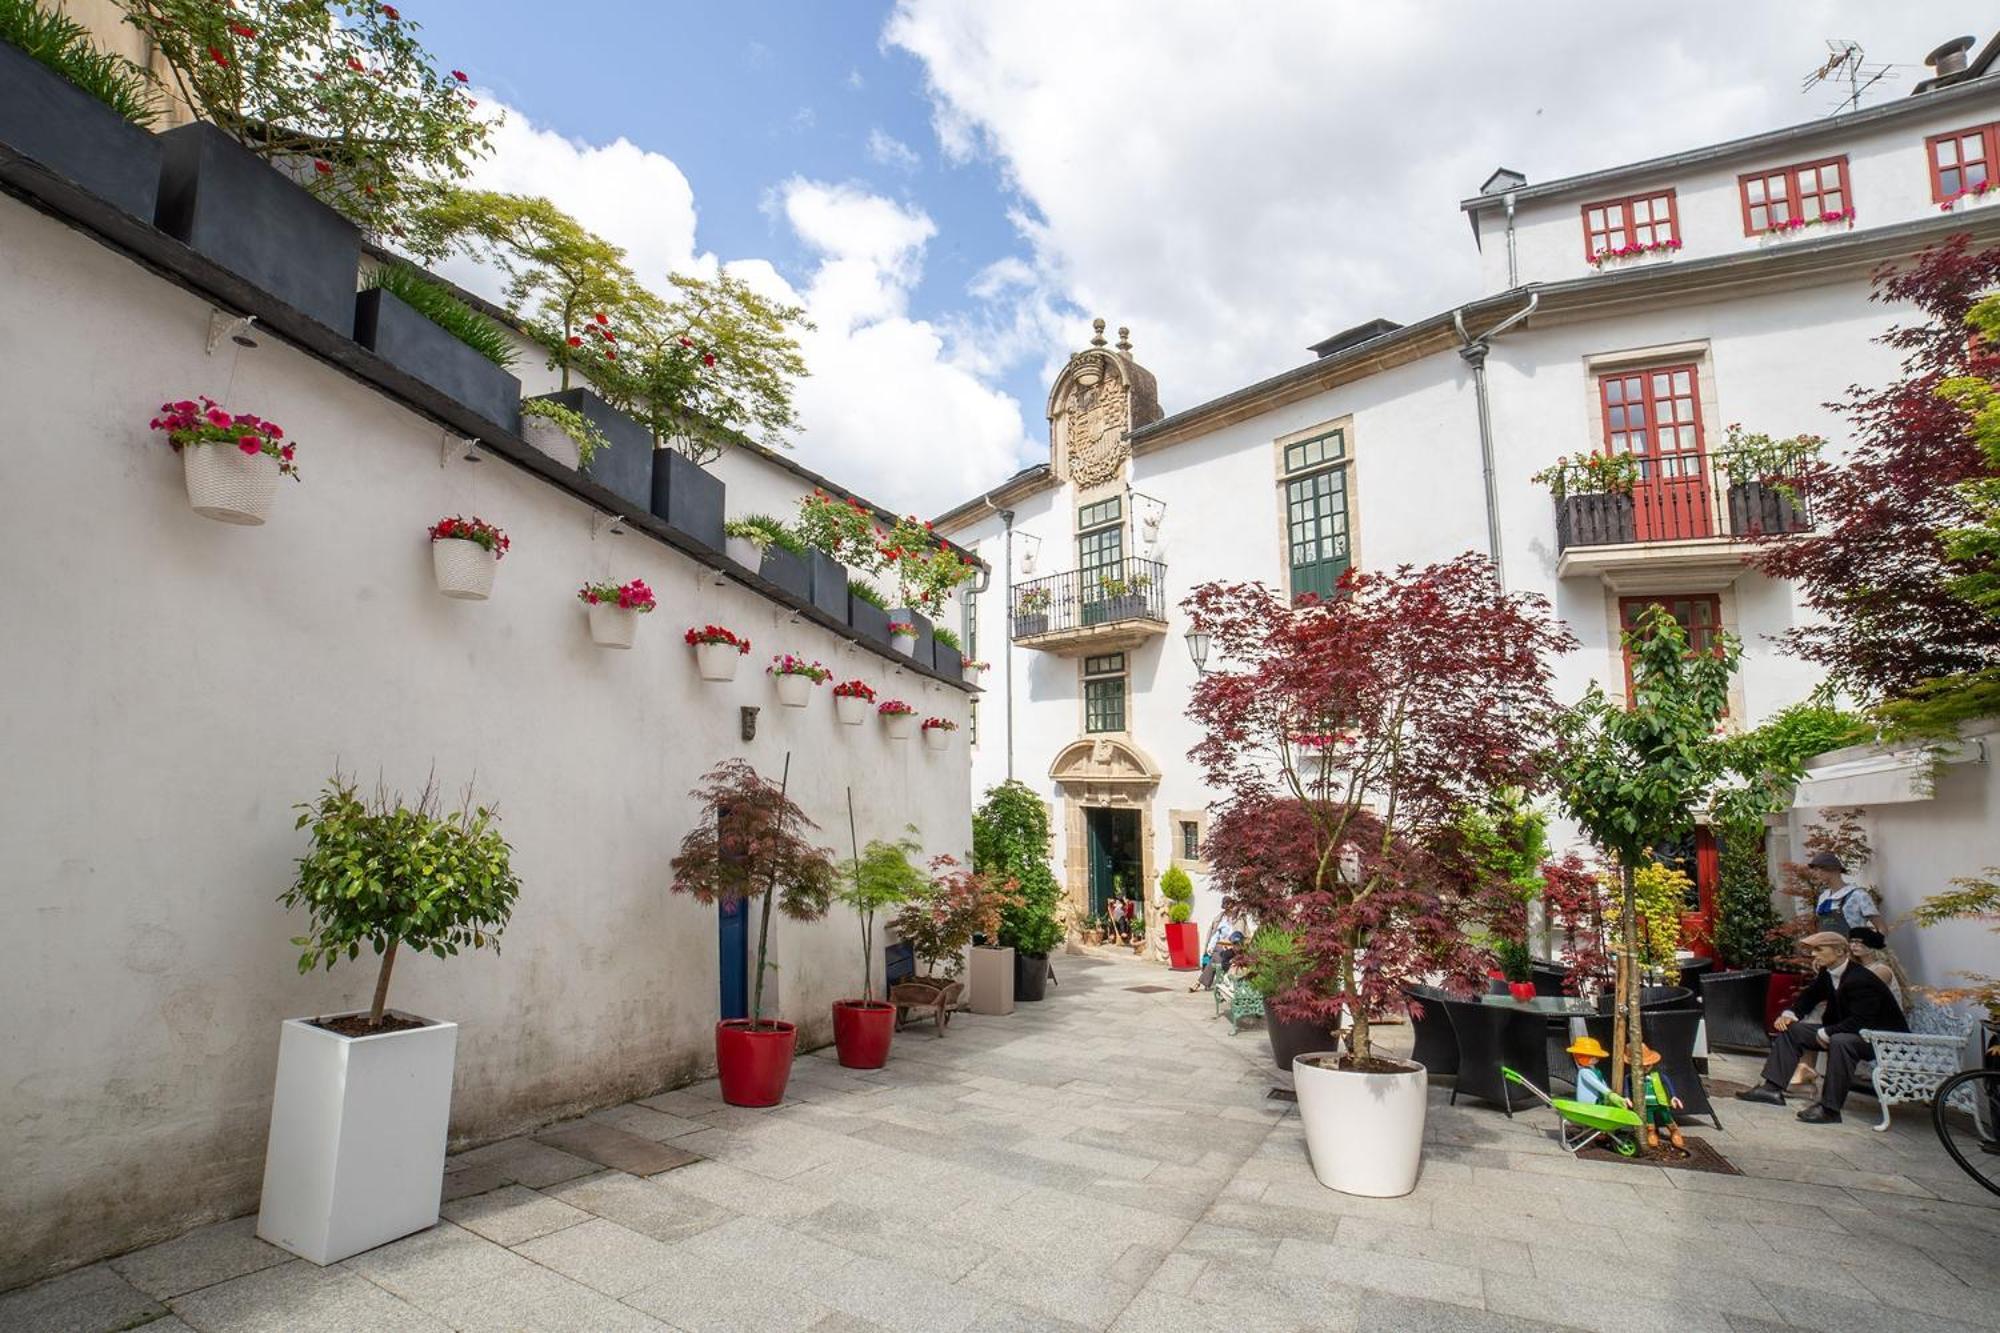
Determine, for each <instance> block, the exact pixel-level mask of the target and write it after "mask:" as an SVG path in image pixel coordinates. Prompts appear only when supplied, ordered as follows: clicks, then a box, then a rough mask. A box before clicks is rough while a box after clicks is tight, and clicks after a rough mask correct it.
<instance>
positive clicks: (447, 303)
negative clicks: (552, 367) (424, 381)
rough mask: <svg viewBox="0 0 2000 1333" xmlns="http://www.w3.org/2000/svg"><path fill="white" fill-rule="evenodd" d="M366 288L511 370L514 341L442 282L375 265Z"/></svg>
mask: <svg viewBox="0 0 2000 1333" xmlns="http://www.w3.org/2000/svg"><path fill="white" fill-rule="evenodd" d="M368 285H369V286H370V287H379V288H381V289H382V290H383V291H385V292H388V293H389V294H390V295H391V296H394V297H395V298H396V299H397V300H399V301H401V302H402V303H403V304H404V305H406V306H408V307H410V309H412V310H414V311H416V312H417V313H418V314H419V315H422V316H423V317H424V318H425V319H427V320H429V321H430V322H431V323H433V324H435V325H437V326H438V327H439V328H441V329H443V330H444V331H445V332H446V333H449V334H450V335H451V336H452V337H454V338H456V339H458V340H459V341H460V342H462V343H464V344H465V345H466V346H467V347H470V348H471V349H472V350H473V351H475V352H477V353H479V354H480V355H481V356H483V357H485V358H486V359H487V360H488V361H491V362H492V363H493V364H494V365H496V366H498V367H500V368H501V369H502V370H510V369H512V368H513V365H514V342H513V339H512V338H510V337H509V336H508V334H507V331H506V330H505V329H503V328H501V327H500V326H499V325H498V324H496V323H495V322H494V321H492V320H490V319H488V318H487V317H486V316H484V315H482V314H480V313H479V312H478V311H477V310H474V309H473V308H472V307H471V306H469V305H467V304H466V303H465V302H464V301H461V300H460V299H459V298H458V297H456V296H454V295H452V293H451V289H450V288H448V287H446V286H445V285H444V284H443V283H440V282H437V281H436V280H434V279H432V278H430V277H428V276H426V275H425V274H424V273H423V272H422V271H420V270H418V269H415V268H412V267H411V266H410V265H408V264H393V263H389V264H377V265H376V266H375V273H374V276H373V277H371V278H369V280H368ZM578 449H579V452H580V451H581V449H582V445H581V443H579V445H578Z"/></svg>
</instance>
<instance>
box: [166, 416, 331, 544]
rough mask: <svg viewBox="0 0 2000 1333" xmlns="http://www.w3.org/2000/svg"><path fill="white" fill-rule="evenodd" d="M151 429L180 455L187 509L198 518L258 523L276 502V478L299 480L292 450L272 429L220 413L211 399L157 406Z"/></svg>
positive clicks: (253, 420)
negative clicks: (158, 409) (158, 411)
mask: <svg viewBox="0 0 2000 1333" xmlns="http://www.w3.org/2000/svg"><path fill="white" fill-rule="evenodd" d="M152 426H153V429H154V430H157V431H164V432H165V433H166V437H167V443H168V444H170V445H172V446H173V447H174V450H175V451H176V452H177V453H179V454H180V456H181V473H182V476H183V478H184V480H185V481H186V483H187V493H188V504H189V506H190V507H192V508H193V510H194V512H195V513H197V514H200V515H201V516H202V517H203V518H212V519H215V520H217V521H218V522H222V523H236V524H241V525H245V526H252V525H255V524H259V523H262V522H263V521H264V517H265V515H266V514H268V513H269V512H270V510H271V502H272V500H274V499H275V498H277V494H278V478H280V477H292V478H294V479H296V478H297V477H298V475H299V470H298V467H297V466H296V465H295V464H294V463H293V462H292V450H293V446H292V445H290V444H287V443H285V432H284V431H283V430H281V429H279V427H278V426H277V424H276V423H274V422H270V421H265V420H263V419H262V418H260V417H258V416H256V415H254V414H252V413H249V412H238V413H234V414H231V413H229V412H225V411H223V410H222V408H221V407H220V406H219V405H218V404H217V403H216V401H215V400H214V399H213V398H208V397H204V398H202V399H201V401H200V402H198V403H197V402H191V401H188V400H186V399H183V400H182V401H180V402H177V403H162V404H161V405H160V415H159V416H157V417H154V418H153V421H152Z"/></svg>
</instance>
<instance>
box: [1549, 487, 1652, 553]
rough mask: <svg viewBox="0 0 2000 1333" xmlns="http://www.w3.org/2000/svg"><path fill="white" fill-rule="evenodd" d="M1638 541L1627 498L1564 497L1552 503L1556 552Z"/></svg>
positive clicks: (1636, 527)
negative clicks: (1571, 548)
mask: <svg viewBox="0 0 2000 1333" xmlns="http://www.w3.org/2000/svg"><path fill="white" fill-rule="evenodd" d="M1638 539H1639V538H1638V526H1637V522H1636V520H1635V519H1634V517H1633V514H1632V497H1631V496H1629V495H1616V494H1609V493H1592V494H1587V495H1565V496H1563V497H1562V498H1561V499H1559V500H1557V501H1556V549H1557V550H1559V551H1560V550H1566V549H1568V548H1569V547H1572V546H1624V545H1627V544H1629V543H1631V542H1635V541H1637V540H1638Z"/></svg>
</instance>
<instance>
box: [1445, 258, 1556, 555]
mask: <svg viewBox="0 0 2000 1333" xmlns="http://www.w3.org/2000/svg"><path fill="white" fill-rule="evenodd" d="M1511 241H1512V233H1511V232H1510V233H1509V242H1510V245H1511ZM1509 253H1510V255H1511V249H1510V251H1509ZM1541 303H1542V294H1541V293H1540V292H1529V293H1528V304H1526V305H1524V306H1522V307H1521V308H1520V309H1519V310H1517V311H1515V312H1514V313H1513V314H1511V315H1509V316H1508V317H1507V318H1506V319H1504V320H1502V321H1500V322H1499V323H1498V324H1495V325H1494V326H1493V327H1492V328H1490V329H1488V330H1486V332H1484V333H1482V334H1480V335H1479V336H1478V337H1477V338H1475V337H1473V336H1472V335H1471V334H1470V333H1468V332H1467V331H1466V328H1465V308H1464V307H1463V306H1461V307H1459V308H1458V309H1457V310H1454V311H1452V312H1451V322H1452V327H1453V328H1455V329H1457V330H1458V340H1459V342H1460V343H1461V344H1462V346H1460V347H1459V349H1458V354H1459V355H1460V356H1461V357H1463V358H1465V363H1466V364H1467V365H1469V366H1471V367H1472V397H1473V401H1474V402H1475V403H1477V404H1478V407H1479V463H1480V467H1481V469H1482V470H1483V471H1484V473H1485V479H1486V551H1487V554H1488V555H1490V556H1491V557H1492V558H1493V581H1494V583H1496V584H1498V585H1499V586H1500V587H1501V588H1502V589H1503V590H1504V589H1505V588H1506V586H1507V573H1506V567H1505V566H1504V565H1503V564H1502V563H1501V559H1500V485H1499V481H1498V479H1497V478H1496V477H1495V475H1494V468H1493V412H1492V409H1491V408H1490V407H1488V405H1487V401H1486V353H1487V352H1488V350H1490V348H1489V344H1490V343H1491V342H1492V340H1493V339H1495V338H1497V337H1499V336H1500V335H1501V334H1503V333H1505V332H1506V331H1507V330H1509V329H1511V328H1513V327H1514V326H1515V325H1516V324H1519V323H1520V322H1521V321H1522V320H1524V319H1526V318H1527V317H1528V316H1530V315H1532V314H1534V313H1535V307H1536V306H1538V305H1540V304H1541Z"/></svg>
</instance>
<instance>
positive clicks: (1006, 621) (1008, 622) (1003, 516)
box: [982, 495, 1014, 782]
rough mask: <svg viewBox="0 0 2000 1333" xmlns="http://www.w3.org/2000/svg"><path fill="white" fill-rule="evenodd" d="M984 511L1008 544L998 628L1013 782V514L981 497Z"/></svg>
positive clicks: (1009, 770) (1009, 772)
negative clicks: (1002, 527) (996, 518)
mask: <svg viewBox="0 0 2000 1333" xmlns="http://www.w3.org/2000/svg"><path fill="white" fill-rule="evenodd" d="M982 498H983V499H984V500H985V501H986V507H987V508H988V509H991V510H992V511H993V512H994V513H996V514H998V515H1000V521H1001V523H1003V524H1005V525H1006V528H1007V540H1006V543H1005V545H1004V546H1003V547H1002V549H1001V558H1002V560H1004V561H1005V562H1006V568H1007V581H1006V584H1005V586H1004V587H1003V588H1002V589H1001V592H1000V628H1001V630H1002V632H1003V637H1006V638H1007V649H1006V652H1007V781H1009V782H1012V781H1013V780H1014V640H1013V638H1012V637H1011V635H1012V633H1013V617H1014V511H1013V510H1011V509H1002V508H1001V507H1000V506H999V505H997V504H994V503H993V497H992V496H990V495H988V496H984V497H982Z"/></svg>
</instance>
